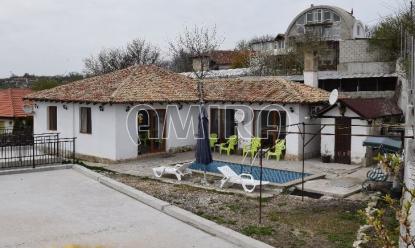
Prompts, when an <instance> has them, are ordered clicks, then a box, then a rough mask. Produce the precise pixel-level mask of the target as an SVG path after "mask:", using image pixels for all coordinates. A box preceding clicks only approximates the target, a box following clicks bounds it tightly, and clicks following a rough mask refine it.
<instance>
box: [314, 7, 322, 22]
mask: <svg viewBox="0 0 415 248" xmlns="http://www.w3.org/2000/svg"><path fill="white" fill-rule="evenodd" d="M314 14H315V18H314V19H315V20H316V22H322V20H323V10H321V9H318V10H317V11H316V12H314Z"/></svg>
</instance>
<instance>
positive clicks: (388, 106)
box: [339, 98, 402, 119]
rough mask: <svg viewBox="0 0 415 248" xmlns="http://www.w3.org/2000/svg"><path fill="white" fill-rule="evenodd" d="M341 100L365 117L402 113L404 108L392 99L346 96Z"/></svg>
mask: <svg viewBox="0 0 415 248" xmlns="http://www.w3.org/2000/svg"><path fill="white" fill-rule="evenodd" d="M339 101H340V102H342V103H343V104H344V105H346V106H347V107H349V108H350V109H351V110H353V111H354V112H356V114H358V115H360V116H362V117H363V118H365V119H376V118H380V117H386V116H396V115H402V110H401V109H400V108H399V106H398V105H397V104H396V102H395V101H394V100H392V99H386V98H369V99H367V98H344V99H340V100H339Z"/></svg>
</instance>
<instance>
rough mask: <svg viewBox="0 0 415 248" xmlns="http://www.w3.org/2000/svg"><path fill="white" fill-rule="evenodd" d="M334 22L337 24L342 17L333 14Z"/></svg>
mask: <svg viewBox="0 0 415 248" xmlns="http://www.w3.org/2000/svg"><path fill="white" fill-rule="evenodd" d="M333 20H334V21H335V22H339V21H340V16H338V15H337V14H335V13H333Z"/></svg>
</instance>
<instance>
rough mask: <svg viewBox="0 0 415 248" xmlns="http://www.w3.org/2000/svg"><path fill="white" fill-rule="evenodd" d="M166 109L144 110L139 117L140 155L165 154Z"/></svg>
mask: <svg viewBox="0 0 415 248" xmlns="http://www.w3.org/2000/svg"><path fill="white" fill-rule="evenodd" d="M165 116H166V110H165V109H157V110H155V111H154V110H148V111H145V110H142V111H140V112H139V113H138V115H137V126H138V135H139V138H140V142H139V145H138V154H144V153H156V152H164V151H165V150H166V140H165V118H166V117H165Z"/></svg>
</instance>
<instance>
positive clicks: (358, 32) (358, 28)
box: [357, 25, 360, 35]
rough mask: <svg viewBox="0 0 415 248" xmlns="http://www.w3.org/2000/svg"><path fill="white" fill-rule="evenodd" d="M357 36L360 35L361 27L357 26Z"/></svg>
mask: <svg viewBox="0 0 415 248" xmlns="http://www.w3.org/2000/svg"><path fill="white" fill-rule="evenodd" d="M357 35H360V25H357Z"/></svg>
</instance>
